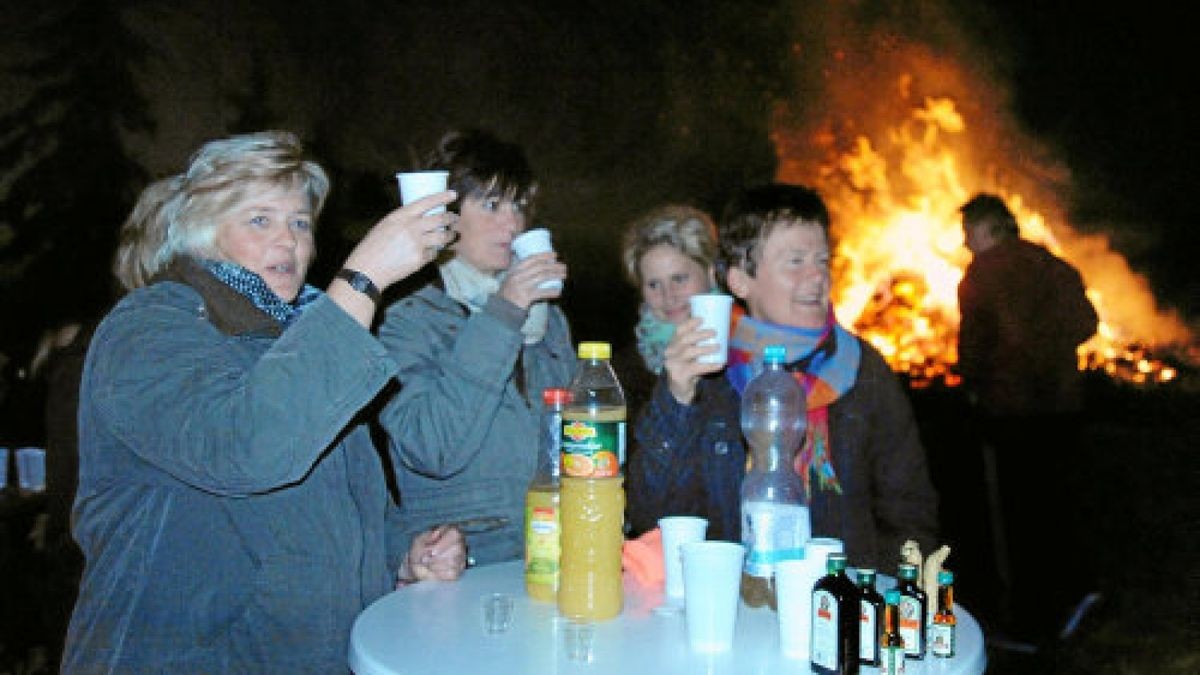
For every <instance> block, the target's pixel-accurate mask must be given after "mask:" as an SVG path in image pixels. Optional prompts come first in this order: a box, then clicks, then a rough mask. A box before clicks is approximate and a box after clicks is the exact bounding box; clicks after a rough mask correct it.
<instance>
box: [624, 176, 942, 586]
mask: <svg viewBox="0 0 1200 675" xmlns="http://www.w3.org/2000/svg"><path fill="white" fill-rule="evenodd" d="M830 251H831V249H830V244H829V215H828V212H827V210H826V208H825V205H824V203H823V202H822V201H821V198H820V197H819V196H818V195H817V194H816V193H815V192H813V191H812V190H810V189H808V188H804V187H799V186H789V185H768V186H764V187H760V188H755V189H751V190H748V191H746V192H744V193H743V194H741V195H740V196H739V197H738V198H736V199H735V200H734V202H733V203H732V204H730V207H729V209H728V210H727V212H726V214H725V217H724V218H723V220H722V223H721V226H720V231H719V252H718V256H717V271H718V274H719V275H721V276H722V277H723V281H724V282H725V283H726V285H727V286H728V288H729V290H730V291H731V292H732V293H733V294H734V296H736V297H737V298H738V299H739V301H740V307H739V308H738V311H735V314H734V325H733V327H732V330H731V337H730V349H729V355H728V357H729V358H728V367H724V368H723V367H721V366H714V365H709V364H704V363H700V362H699V361H697V358H698V357H700V356H702V355H704V354H707V353H710V352H711V351H712V350H713V349H715V347H713V346H712V345H710V344H704V343H705V341H707V340H710V339H711V338H712V337H713V335H712V331H708V330H703V329H701V328H700V327H699V326H700V322H699V320H698V319H690V320H688V321H686V322H684V323H683V324H680V325H679V326H678V327H677V329H676V331H675V334H674V336H673V337H672V338H671V340H670V342H669V343H668V344H667V347H666V350H665V351H664V366H663V373H662V375H661V376H660V377H659V380H658V383H657V385H656V388H655V390H654V393H653V395H652V396H651V399H650V402H649V404H648V405H647V407H646V409H645V410H644V411H643V415H642V416H641V417H640V419H638V420H637V422H636V425H635V429H634V436H635V438H636V441H637V443H638V446H639V449H640V450H641V452H639V453H638V454H637V455H636V456H635V457H634V458H633V459H632V460H631V466H630V471H629V472H630V478H629V483H630V486H631V489H630V492H629V496H628V499H629V503H630V511H631V517H632V519H633V522H634V527H635V528H636V527H642V528H647V527H653V525H652V523H653V522H654V520H655V519H657V518H659V517H661V516H664V515H682V514H694V515H699V516H704V517H706V518H708V519H709V528H708V536H709V538H711V539H725V540H732V541H740V540H741V522H740V487H741V481H742V477H743V475H744V472H745V467H746V456H747V455H746V447H745V444H744V442H743V440H742V433H741V427H740V420H739V418H740V407H741V402H740V397H741V392H742V391H743V390H744V388H745V386H746V383H747V382H748V381H749V380H750V378H751V377H753V374H754V373H755V372H756V370H757V368H758V367H759V366H758V364H760V363H761V361H762V351H763V347H765V346H766V345H768V344H782V345H784V346H785V347H786V348H787V355H788V361H789V364H788V370H790V371H791V372H793V374H794V375H795V377H796V379H797V381H798V382H799V383H800V384H801V385H802V386H803V387H804V389H805V391H806V392H807V394H808V430H809V431H808V438H807V439H806V441H805V443H804V445H803V447H802V448H800V449H799V450H798V452H797V453H796V456H795V458H794V462H793V467H794V470H795V471H796V472H797V473H798V474H799V476H800V478H801V479H802V481H803V483H804V485H805V486H806V488H807V490H808V498H809V507H810V512H811V516H812V530H813V535H814V536H829V537H837V538H839V539H842V540H843V541H844V542H845V546H846V552H847V554H848V555H849V558H850V561H851V563H852V564H853V565H855V566H860V567H874V568H876V569H880V570H884V571H891V570H893V569H894V568H895V565H896V562H897V559H898V556H899V553H900V547H901V545H902V544H903V543H904V541H905V540H907V539H915V540H916V541H918V542H919V543H920V544H921V546H922V549H923V550H927V551H928V550H931V548H930V547H932V546H933V544H934V543H935V534H936V528H937V498H936V495H935V494H934V491H933V487H932V485H931V483H930V481H929V476H928V471H927V468H926V462H925V452H924V449H923V448H922V446H921V442H920V438H919V437H918V433H917V427H916V423H915V420H914V418H913V414H912V408H911V405H910V404H909V402H908V399H907V397H906V395H905V393H904V391H903V389H902V388H901V385H900V383H899V382H898V380H897V379H896V377H895V376H894V375H893V374H892V372H891V371H890V370H889V369H888V366H887V363H886V362H885V361H884V359H883V357H882V356H881V355H880V354H879V353H878V352H877V351H876V350H875V349H874V348H873V347H872V346H871V345H870V344H868V343H866V342H864V341H862V340H860V339H858V338H856V337H855V336H854V335H852V334H851V333H849V332H848V331H846V330H845V329H844V328H842V327H841V326H840V325H839V324H838V323H837V321H836V319H835V318H834V315H833V310H832V306H831V301H830V258H831V254H830Z"/></svg>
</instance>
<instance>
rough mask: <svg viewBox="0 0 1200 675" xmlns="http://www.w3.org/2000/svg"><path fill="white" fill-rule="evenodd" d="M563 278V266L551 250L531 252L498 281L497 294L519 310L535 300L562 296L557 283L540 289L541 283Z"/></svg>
mask: <svg viewBox="0 0 1200 675" xmlns="http://www.w3.org/2000/svg"><path fill="white" fill-rule="evenodd" d="M566 278H567V266H566V265H564V264H563V263H560V262H559V261H558V255H557V254H556V253H554V252H553V251H550V252H547V253H538V254H537V255H531V256H529V257H528V258H524V259H522V260H519V261H518V262H517V263H516V264H514V265H513V266H512V267H510V268H509V270H508V274H506V275H505V277H504V281H503V282H501V284H500V291H499V293H500V297H502V298H504V299H505V300H508V301H509V302H511V303H512V304H514V305H516V306H517V307H520V308H521V309H529V306H530V305H532V304H533V303H535V302H537V301H539V300H547V299H550V298H557V297H558V296H560V295H562V286H561V285H559V286H555V287H554V288H541V284H543V283H545V282H547V281H562V280H563V279H566Z"/></svg>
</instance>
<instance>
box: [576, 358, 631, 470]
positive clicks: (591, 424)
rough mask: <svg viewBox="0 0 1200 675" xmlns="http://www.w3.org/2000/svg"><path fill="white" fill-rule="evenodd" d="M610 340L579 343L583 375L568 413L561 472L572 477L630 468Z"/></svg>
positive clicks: (578, 377)
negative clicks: (626, 455)
mask: <svg viewBox="0 0 1200 675" xmlns="http://www.w3.org/2000/svg"><path fill="white" fill-rule="evenodd" d="M611 357H612V347H611V346H610V345H609V344H608V343H607V342H581V343H579V372H578V373H576V375H575V379H574V380H572V382H571V387H570V389H571V402H570V404H568V405H567V407H566V408H565V409H564V410H563V434H562V453H563V459H562V470H563V475H564V476H571V477H573V478H611V477H613V476H619V475H621V467H622V466H624V464H625V392H623V391H622V390H621V383H620V382H618V381H617V376H616V374H615V373H614V372H613V369H612V366H611V365H610V364H609V362H608V360H609V359H610V358H611Z"/></svg>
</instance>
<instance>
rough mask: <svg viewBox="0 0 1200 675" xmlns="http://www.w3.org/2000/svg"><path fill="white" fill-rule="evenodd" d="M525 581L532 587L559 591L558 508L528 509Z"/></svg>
mask: <svg viewBox="0 0 1200 675" xmlns="http://www.w3.org/2000/svg"><path fill="white" fill-rule="evenodd" d="M525 522H526V523H527V527H526V531H525V581H526V582H527V583H529V584H535V585H542V586H547V587H549V588H558V562H559V555H560V553H561V548H560V545H561V544H560V541H559V523H558V507H556V506H554V505H540V506H533V505H527V506H526V507H525Z"/></svg>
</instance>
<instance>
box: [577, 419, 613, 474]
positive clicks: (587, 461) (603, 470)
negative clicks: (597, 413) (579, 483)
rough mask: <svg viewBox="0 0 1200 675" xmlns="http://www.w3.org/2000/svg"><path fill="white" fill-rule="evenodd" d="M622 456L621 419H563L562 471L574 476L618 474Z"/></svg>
mask: <svg viewBox="0 0 1200 675" xmlns="http://www.w3.org/2000/svg"><path fill="white" fill-rule="evenodd" d="M624 457H625V422H623V421H620V422H596V421H592V420H578V419H576V420H563V426H562V472H563V474H565V475H567V476H573V477H575V478H610V477H612V476H618V475H620V473H621V462H622V460H623V458H624Z"/></svg>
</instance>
